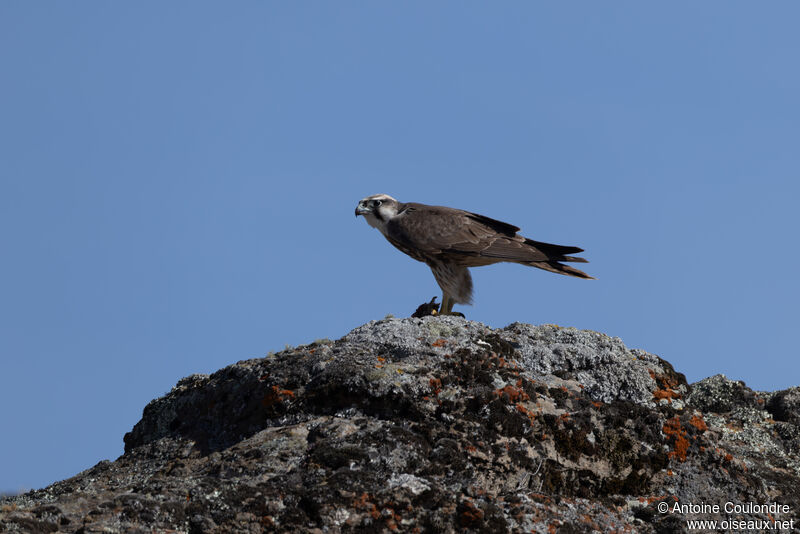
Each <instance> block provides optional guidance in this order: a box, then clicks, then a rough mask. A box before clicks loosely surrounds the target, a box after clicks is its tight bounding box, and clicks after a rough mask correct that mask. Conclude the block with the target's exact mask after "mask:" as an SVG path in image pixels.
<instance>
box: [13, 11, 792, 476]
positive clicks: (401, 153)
mask: <svg viewBox="0 0 800 534" xmlns="http://www.w3.org/2000/svg"><path fill="white" fill-rule="evenodd" d="M798 20H800V4H797V3H796V2H770V3H758V4H754V3H752V2H728V1H726V2H720V1H709V2H699V3H698V2H679V3H675V2H672V3H669V4H660V5H655V4H653V3H641V2H614V3H598V2H569V3H563V2H558V3H556V2H551V3H543V2H536V3H533V2H509V3H503V4H502V7H498V4H496V3H492V4H489V3H485V2H450V3H447V2H411V3H407V2H403V3H396V2H391V3H390V2H344V3H342V2H236V3H229V2H217V3H207V2H194V1H193V2H167V3H164V2H149V3H148V2H145V3H141V2H137V3H121V2H80V3H76V2H49V3H41V2H24V1H16V2H14V1H5V2H2V3H0V77H1V78H2V80H1V81H0V97H1V98H0V245H1V246H2V257H1V258H0V357H1V358H2V367H1V368H0V405H2V407H3V418H2V432H1V433H0V434H1V435H2V437H0V490H12V491H14V490H19V489H24V488H36V487H41V486H44V485H47V484H49V483H51V482H53V481H55V480H58V479H63V478H65V477H68V476H71V475H73V474H75V473H77V472H78V471H80V470H82V469H85V468H88V467H90V466H92V465H94V464H95V463H96V462H97V461H99V460H101V459H104V458H109V459H114V458H116V457H117V456H118V455H119V454H121V453H122V448H123V444H122V436H123V434H124V433H125V432H126V431H128V430H130V428H131V427H132V426H133V425H134V424H135V423H136V422H137V421H138V420H139V418H140V417H141V412H142V408H143V407H144V406H145V404H147V402H148V401H150V400H151V399H153V398H155V397H157V396H159V395H162V394H164V393H165V392H167V391H168V390H169V389H170V387H171V386H172V385H173V384H174V383H175V382H176V381H177V380H178V379H180V378H181V377H183V376H185V375H188V374H191V373H209V372H213V371H215V370H217V369H219V368H221V367H223V366H225V365H228V364H230V363H233V362H236V361H238V360H242V359H246V358H252V357H258V356H262V355H264V354H266V353H267V352H268V351H271V350H278V349H282V348H283V347H284V346H285V344H287V343H288V344H293V345H296V344H301V343H305V342H310V341H312V340H314V339H316V338H321V337H329V338H338V337H340V336H342V335H344V334H345V333H347V332H348V331H349V330H350V329H352V328H354V327H356V326H358V325H360V324H362V323H365V322H367V321H369V320H371V319H379V318H382V317H384V316H385V315H386V314H388V313H391V314H394V315H396V316H407V315H409V314H410V313H411V312H412V311H413V310H414V308H416V306H417V305H418V304H420V303H421V302H423V301H427V300H428V299H430V298H431V297H432V296H434V295H438V294H439V288H438V287H437V286H436V284H435V282H434V280H433V277H432V276H431V274H430V271H429V270H428V268H427V267H425V266H424V265H423V264H421V263H417V262H414V261H413V260H411V259H410V258H408V257H406V256H404V255H403V254H402V253H400V252H399V251H397V250H395V249H394V248H392V247H391V246H390V245H389V244H388V243H387V242H386V241H385V240H384V239H383V238H382V237H381V236H380V234H379V233H378V232H377V231H376V230H374V229H372V228H369V227H368V226H367V225H366V224H365V222H364V220H363V219H360V218H359V219H356V218H355V217H354V216H353V210H354V208H355V205H356V202H357V201H358V200H359V199H360V198H362V197H364V196H367V195H370V194H374V193H388V194H390V195H392V196H395V197H397V198H398V199H400V200H405V201H417V202H425V203H430V204H445V205H451V206H455V207H460V208H464V209H469V210H472V211H477V212H479V213H483V214H485V215H488V216H491V217H495V218H499V219H502V220H506V221H508V222H511V223H513V224H515V225H517V226H520V227H522V229H523V232H524V233H525V235H527V236H529V237H532V238H534V239H537V240H541V241H550V242H554V243H560V244H566V245H578V246H581V247H583V248H585V249H586V253H585V256H586V257H587V258H588V259H589V260H590V261H591V263H590V264H589V265H588V266H587V270H588V272H590V273H591V274H593V275H594V276H596V277H597V278H598V280H597V281H583V280H577V279H572V278H567V277H559V276H556V275H553V274H550V273H546V272H544V271H539V270H535V269H530V268H525V267H521V266H517V265H500V266H493V267H484V268H480V269H476V270H473V276H474V280H475V285H476V294H475V306H473V307H461V310H462V311H463V312H465V313H466V314H467V317H468V318H470V319H475V320H478V321H481V322H484V323H486V324H488V325H490V326H493V327H503V326H505V325H507V324H509V323H511V322H513V321H522V322H528V323H533V324H539V323H556V324H560V325H564V326H575V327H578V328H586V329H593V330H599V331H603V332H606V333H608V334H610V335H613V336H619V337H621V338H622V339H623V340H624V341H625V343H626V344H627V345H628V346H630V347H638V348H642V349H645V350H647V351H650V352H653V353H656V354H659V355H660V356H662V357H663V358H666V359H667V360H669V361H670V362H672V363H673V364H674V365H675V367H676V368H677V369H678V370H679V371H681V372H683V373H685V374H686V375H687V377H688V379H689V380H690V381H695V380H698V379H701V378H703V377H706V376H709V375H713V374H716V373H725V374H726V375H728V376H729V377H732V378H735V379H742V380H745V381H746V382H747V384H748V385H750V386H751V387H754V388H758V389H768V390H772V389H779V388H786V387H789V386H793V385H798V384H800V358H799V357H798V348H797V347H798V345H797V332H798V319H800V314H798V301H800V282H798V276H797V274H796V272H795V271H796V269H797V266H798V260H800V257H799V254H798V238H797V231H798V229H800V215H798V207H797V204H798V198H800V185H799V184H800V98H798V95H800V69H798V59H797V58H798V52H799V51H800V32H798V31H797V21H798Z"/></svg>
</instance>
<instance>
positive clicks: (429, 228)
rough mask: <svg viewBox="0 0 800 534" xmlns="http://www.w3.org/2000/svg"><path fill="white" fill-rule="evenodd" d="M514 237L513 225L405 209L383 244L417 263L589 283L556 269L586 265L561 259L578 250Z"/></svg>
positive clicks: (438, 209) (437, 209)
mask: <svg viewBox="0 0 800 534" xmlns="http://www.w3.org/2000/svg"><path fill="white" fill-rule="evenodd" d="M517 231H519V228H517V227H516V226H514V225H511V224H508V223H505V222H502V221H498V220H496V219H491V218H489V217H485V216H483V215H479V214H477V213H470V212H468V211H462V210H457V209H453V208H447V207H444V206H426V205H424V204H412V203H409V204H406V205H405V209H404V210H403V211H402V212H401V213H400V214H399V215H398V216H396V217H394V218H393V219H392V220H391V221H389V223H388V225H387V238H388V239H389V241H390V242H391V243H392V244H394V245H395V246H396V247H397V248H399V249H400V250H402V251H403V252H406V253H407V254H409V255H410V256H412V257H414V258H415V259H418V260H420V261H426V259H425V258H426V257H434V258H438V259H440V260H445V261H450V262H453V263H456V264H459V265H463V266H466V267H477V266H480V265H489V264H491V263H498V262H501V261H508V262H514V263H524V264H526V265H532V266H534V267H541V268H544V269H546V270H554V271H555V272H562V273H563V274H571V275H573V276H581V277H587V278H588V275H586V274H585V273H582V272H581V271H578V270H577V269H572V268H571V267H568V266H561V265H560V264H558V263H557V262H559V261H586V260H583V259H582V258H575V257H571V256H566V254H572V253H575V252H581V251H582V249H580V248H578V247H565V246H561V245H552V244H550V243H542V242H538V241H533V240H530V239H527V238H525V237H523V236H521V235H517ZM560 267H566V269H563V270H562V269H560Z"/></svg>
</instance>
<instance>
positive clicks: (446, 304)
mask: <svg viewBox="0 0 800 534" xmlns="http://www.w3.org/2000/svg"><path fill="white" fill-rule="evenodd" d="M453 304H455V302H453V299H452V297H450V295H448V294H447V293H442V305H441V306H440V307H439V315H452V314H453Z"/></svg>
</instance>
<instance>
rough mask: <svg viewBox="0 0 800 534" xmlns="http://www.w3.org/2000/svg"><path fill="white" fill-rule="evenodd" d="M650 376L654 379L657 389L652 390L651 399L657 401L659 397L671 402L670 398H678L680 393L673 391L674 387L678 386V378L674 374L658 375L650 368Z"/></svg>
mask: <svg viewBox="0 0 800 534" xmlns="http://www.w3.org/2000/svg"><path fill="white" fill-rule="evenodd" d="M647 372H648V373H649V374H650V378H652V379H653V380H655V381H656V384H658V389H657V390H655V391H654V392H653V399H654V400H655V401H656V402H658V401H660V400H661V399H667V402H669V403H670V404H672V399H680V398H681V394H680V393H678V392H677V391H675V388H677V387H678V386H680V383H679V382H678V379H677V378H675V377H674V376H667V375H659V374H656V372H655V371H653V370H652V369H648V370H647Z"/></svg>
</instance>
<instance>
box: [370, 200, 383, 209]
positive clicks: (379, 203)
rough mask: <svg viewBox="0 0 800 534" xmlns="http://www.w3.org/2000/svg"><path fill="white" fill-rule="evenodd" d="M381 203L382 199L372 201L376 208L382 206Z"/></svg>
mask: <svg viewBox="0 0 800 534" xmlns="http://www.w3.org/2000/svg"><path fill="white" fill-rule="evenodd" d="M381 203H382V201H380V200H373V201H372V204H373V205H374V206H375V207H376V208H377V207H378V206H380V205H381Z"/></svg>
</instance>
